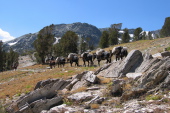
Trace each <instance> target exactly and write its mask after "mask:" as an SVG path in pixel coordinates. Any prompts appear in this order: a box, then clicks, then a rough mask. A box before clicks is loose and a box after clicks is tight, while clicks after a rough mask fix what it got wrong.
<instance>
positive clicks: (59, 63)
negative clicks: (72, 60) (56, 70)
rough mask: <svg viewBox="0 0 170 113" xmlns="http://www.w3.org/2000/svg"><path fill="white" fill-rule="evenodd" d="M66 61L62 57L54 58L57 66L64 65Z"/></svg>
mask: <svg viewBox="0 0 170 113" xmlns="http://www.w3.org/2000/svg"><path fill="white" fill-rule="evenodd" d="M65 62H66V59H65V58H64V57H57V58H56V60H55V63H56V64H57V65H58V67H62V66H63V67H64V65H65Z"/></svg>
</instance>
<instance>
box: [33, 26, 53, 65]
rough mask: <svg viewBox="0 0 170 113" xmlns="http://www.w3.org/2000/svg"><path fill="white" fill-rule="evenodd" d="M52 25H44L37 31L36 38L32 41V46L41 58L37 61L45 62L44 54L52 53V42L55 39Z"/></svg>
mask: <svg viewBox="0 0 170 113" xmlns="http://www.w3.org/2000/svg"><path fill="white" fill-rule="evenodd" d="M53 28H54V25H53V24H52V25H50V26H46V27H44V28H43V29H41V30H40V31H39V33H38V36H37V39H36V40H35V41H34V47H35V50H36V52H37V55H38V57H39V58H40V59H41V60H40V62H39V63H42V64H44V63H45V57H46V55H48V54H50V55H52V52H53V51H52V49H53V43H54V41H55V38H54V35H53V33H52V32H53Z"/></svg>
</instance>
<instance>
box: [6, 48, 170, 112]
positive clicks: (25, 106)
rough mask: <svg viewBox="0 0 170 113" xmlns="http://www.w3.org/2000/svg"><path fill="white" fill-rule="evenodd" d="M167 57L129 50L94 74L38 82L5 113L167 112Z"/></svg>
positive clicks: (169, 102) (169, 97) (169, 100)
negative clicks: (118, 59)
mask: <svg viewBox="0 0 170 113" xmlns="http://www.w3.org/2000/svg"><path fill="white" fill-rule="evenodd" d="M161 55H162V54H161ZM164 55H165V54H164ZM167 55H168V54H167ZM168 56H169V55H168ZM168 56H164V57H162V56H159V57H152V55H150V54H149V53H145V54H142V53H141V52H140V51H139V50H132V51H131V52H130V53H129V54H128V56H127V57H126V58H125V59H124V60H122V61H117V62H115V61H113V62H112V63H110V64H107V65H104V66H102V67H101V68H99V69H98V70H97V71H85V72H82V73H80V74H77V75H74V76H73V77H70V78H69V79H67V80H63V79H48V80H43V81H39V82H38V83H37V85H36V86H35V88H34V91H31V92H30V93H28V94H26V95H23V96H21V97H20V98H19V99H17V100H16V101H14V102H12V103H11V104H10V106H8V107H7V111H8V112H9V113H14V112H15V113H39V112H41V113H63V112H68V113H114V112H115V113H169V112H170V74H169V72H170V57H168ZM160 57H161V58H160Z"/></svg>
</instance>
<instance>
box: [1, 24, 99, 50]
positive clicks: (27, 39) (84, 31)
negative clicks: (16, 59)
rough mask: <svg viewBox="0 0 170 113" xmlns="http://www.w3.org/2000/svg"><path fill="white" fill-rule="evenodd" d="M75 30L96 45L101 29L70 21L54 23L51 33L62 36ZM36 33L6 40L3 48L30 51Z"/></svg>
mask: <svg viewBox="0 0 170 113" xmlns="http://www.w3.org/2000/svg"><path fill="white" fill-rule="evenodd" d="M69 30H71V31H73V32H75V33H76V34H77V35H78V36H79V37H83V38H86V37H89V38H90V39H91V40H90V43H92V44H94V45H95V46H97V44H98V42H99V38H100V36H101V31H100V30H99V29H98V28H97V27H95V26H93V25H90V24H87V23H80V22H77V23H72V24H56V25H54V31H53V34H54V36H55V37H62V36H63V34H65V33H66V32H67V31H69ZM37 34H38V32H37V33H29V34H25V35H23V36H21V37H18V38H16V39H14V40H11V41H7V42H5V43H4V48H5V50H9V48H13V50H15V51H16V52H19V53H23V52H26V51H31V50H33V49H34V47H33V42H34V41H35V39H36V38H37Z"/></svg>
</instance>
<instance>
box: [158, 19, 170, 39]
mask: <svg viewBox="0 0 170 113" xmlns="http://www.w3.org/2000/svg"><path fill="white" fill-rule="evenodd" d="M160 34H161V37H169V36H170V17H167V18H165V22H164V25H163V26H162V29H161V31H160Z"/></svg>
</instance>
